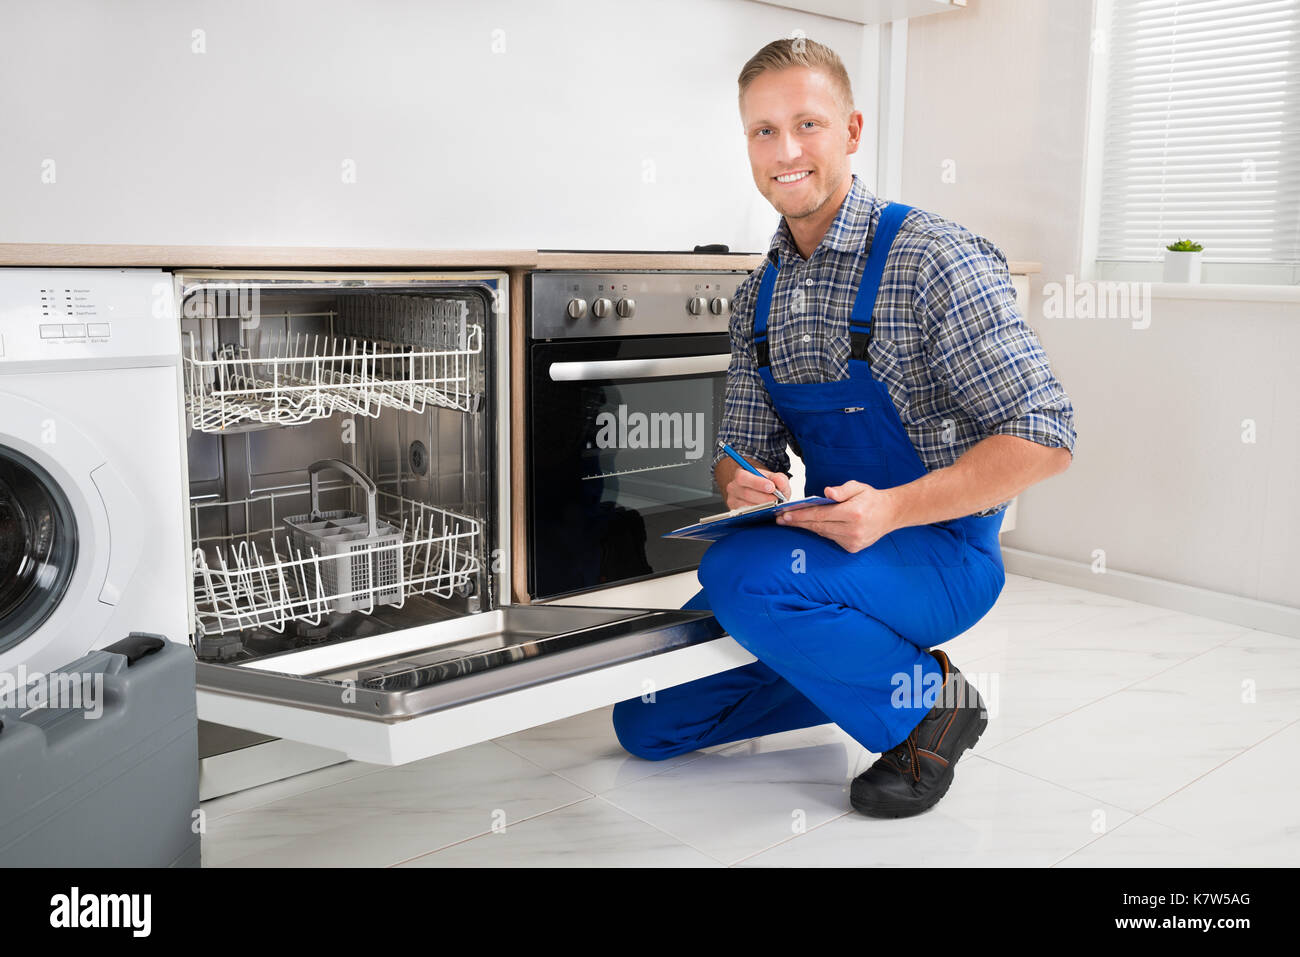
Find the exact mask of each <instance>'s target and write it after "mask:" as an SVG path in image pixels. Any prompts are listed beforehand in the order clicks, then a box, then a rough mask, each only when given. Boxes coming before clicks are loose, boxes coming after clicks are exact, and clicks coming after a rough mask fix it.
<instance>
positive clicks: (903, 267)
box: [713, 174, 1075, 515]
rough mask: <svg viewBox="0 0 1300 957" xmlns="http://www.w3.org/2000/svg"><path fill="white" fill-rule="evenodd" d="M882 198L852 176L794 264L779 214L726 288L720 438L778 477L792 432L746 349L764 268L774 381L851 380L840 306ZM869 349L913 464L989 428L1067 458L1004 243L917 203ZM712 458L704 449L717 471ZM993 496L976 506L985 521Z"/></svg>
mask: <svg viewBox="0 0 1300 957" xmlns="http://www.w3.org/2000/svg"><path fill="white" fill-rule="evenodd" d="M885 205H886V204H885V203H884V202H882V201H880V200H879V199H877V198H876V197H875V196H873V195H872V194H871V193H870V192H868V191H867V189H866V187H865V186H863V184H862V181H861V180H860V179H859V178H858V176H857V175H856V174H854V176H853V186H852V188H851V190H850V191H849V194H848V196H847V197H846V199H845V201H844V203H843V205H841V207H840V210H839V213H838V214H837V215H836V217H835V221H834V222H833V223H831V226H830V229H828V230H827V231H826V235H825V236H823V237H822V241H821V243H820V244H819V245H818V247H817V248H816V249H815V250H813V254H812V257H811V258H809V259H804V258H803V256H802V255H801V254H800V253H799V250H798V248H797V247H796V246H795V244H794V239H793V238H792V236H791V235H790V231H789V228H788V226H787V225H786V221H785V217H782V218H781V224H780V226H779V227H778V228H777V231H776V234H775V235H774V236H773V238H772V245H771V248H770V249H769V250H768V253H767V261H766V262H764V263H763V264H762V265H761V266H759V267H758V268H757V269H755V270H754V272H753V273H751V274H750V275H749V277H748V278H747V279H746V280H745V281H744V282H743V283H742V284H741V285H740V287H739V288H738V289H737V290H736V295H735V297H734V311H733V313H732V316H731V327H730V328H731V364H730V366H729V368H728V370H727V391H726V401H725V405H724V409H723V416H722V423H721V425H720V427H719V430H718V441H719V442H726V443H728V444H729V445H731V446H732V447H733V448H735V449H736V450H737V451H738V452H740V453H741V454H742V455H745V456H746V457H749V458H751V461H754V462H758V463H760V464H762V465H764V466H765V467H766V468H767V469H768V470H769V471H773V472H787V473H788V472H789V471H790V459H789V456H788V455H787V454H786V445H787V443H788V442H789V441H790V433H789V431H788V430H787V429H786V427H785V424H784V423H783V422H782V421H781V419H780V417H779V416H778V415H777V414H776V411H775V409H774V408H773V406H772V400H771V398H770V397H769V396H768V393H767V389H766V388H765V387H764V386H763V380H762V379H760V378H759V375H758V370H757V364H756V361H755V356H754V303H755V300H756V299H757V298H758V286H759V280H760V279H761V277H762V275H763V272H764V270H766V269H768V268H772V267H774V266H775V263H776V261H777V255H778V254H779V255H780V262H781V267H780V272H778V273H777V278H776V288H775V289H774V290H773V293H772V312H771V315H770V316H769V317H768V350H769V361H770V362H771V370H772V375H773V377H774V378H775V379H776V381H777V382H827V381H834V380H839V379H846V378H848V361H849V314H850V312H851V311H852V309H853V300H854V297H855V296H856V295H857V291H858V283H859V282H860V281H861V279H862V270H863V267H864V266H865V265H866V261H867V252H868V250H869V249H870V248H871V240H872V237H873V236H874V235H875V229H876V223H877V222H878V221H879V219H880V210H881V209H882V208H883V207H884V206H885ZM873 316H874V318H873V320H872V334H871V345H870V348H869V350H868V357H869V359H870V361H871V370H872V374H873V375H874V376H875V377H876V378H877V379H878V380H880V381H882V382H883V383H884V385H885V387H886V389H887V391H888V392H889V396H890V398H891V399H893V402H894V406H895V408H897V409H898V415H899V418H900V419H901V420H902V423H903V427H904V428H905V429H906V430H907V434H908V437H909V438H910V439H911V440H912V445H913V447H914V448H915V449H916V452H917V455H918V456H919V457H920V459H921V462H922V464H924V465H925V467H926V468H927V469H928V470H930V471H933V470H935V469H939V468H944V467H946V466H949V465H951V464H952V463H953V462H955V461H956V460H957V459H958V458H959V457H960V456H961V455H962V453H964V452H965V451H966V450H967V449H969V448H970V447H971V446H973V445H975V444H976V443H977V442H980V441H981V440H983V439H985V438H987V437H988V436H990V435H1017V436H1020V437H1021V438H1024V439H1028V440H1029V441H1031V442H1036V443H1038V444H1039V445H1046V446H1059V447H1064V448H1067V449H1069V450H1070V454H1071V456H1073V455H1074V440H1075V432H1074V408H1073V406H1072V405H1071V403H1070V397H1069V396H1068V395H1067V394H1066V392H1065V389H1064V388H1063V387H1062V386H1061V383H1060V382H1059V381H1057V379H1056V377H1055V376H1054V375H1053V374H1052V369H1051V366H1050V365H1049V363H1048V359H1047V354H1046V353H1045V352H1044V351H1043V348H1042V346H1041V345H1040V344H1039V342H1038V337H1037V336H1036V335H1035V334H1034V331H1033V329H1031V328H1030V327H1029V325H1028V324H1027V323H1026V322H1025V320H1024V319H1023V318H1022V317H1021V315H1020V311H1019V308H1018V307H1017V305H1016V294H1015V290H1014V289H1013V287H1012V285H1011V280H1010V276H1009V274H1008V272H1007V265H1006V257H1004V256H1003V255H1002V251H1001V250H1000V249H998V248H997V246H995V245H993V243H991V242H989V241H988V240H987V239H985V238H983V237H982V236H977V235H976V234H974V233H972V232H970V231H969V230H968V229H966V228H964V227H962V226H959V225H957V224H956V223H953V222H950V221H948V220H946V219H943V218H941V217H939V216H935V215H934V214H932V213H928V212H925V211H924V210H920V209H914V210H913V211H912V212H910V213H908V215H907V218H906V219H905V220H904V221H903V225H902V226H901V228H900V229H899V231H898V235H897V236H896V238H895V239H894V244H893V247H892V248H891V250H890V255H889V259H888V261H887V263H886V265H885V272H884V276H883V277H882V278H881V281H880V292H879V294H878V296H877V298H876V307H875V311H874V313H873ZM722 456H723V453H722V452H721V450H717V451H715V453H714V457H713V465H714V466H715V467H716V466H717V464H718V460H719V459H720V458H722ZM1009 504H1010V502H1009V501H1007V502H1002V503H1000V504H998V505H996V506H994V507H992V508H988V509H984V510H983V511H980V512H976V513H975V514H977V515H991V514H994V513H996V512H999V511H1002V510H1003V509H1005V508H1006V507H1007V506H1008V505H1009Z"/></svg>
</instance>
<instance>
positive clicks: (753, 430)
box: [713, 262, 790, 473]
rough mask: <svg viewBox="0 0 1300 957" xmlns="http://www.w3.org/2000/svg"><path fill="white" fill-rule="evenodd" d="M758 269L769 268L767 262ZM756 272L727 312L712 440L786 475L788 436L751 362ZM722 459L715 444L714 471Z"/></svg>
mask: <svg viewBox="0 0 1300 957" xmlns="http://www.w3.org/2000/svg"><path fill="white" fill-rule="evenodd" d="M764 268H767V269H771V268H773V267H772V264H771V263H770V262H769V263H768V264H767V265H766V266H765V267H764ZM762 274H763V270H762V269H758V270H756V271H754V272H753V273H751V274H750V275H749V278H748V279H746V280H745V281H744V282H743V283H741V285H740V286H739V288H737V290H736V295H735V298H734V302H735V309H734V310H733V312H732V314H731V325H730V331H731V362H730V364H729V365H728V366H727V388H726V397H725V399H724V401H723V409H722V421H721V422H720V423H719V426H718V439H717V441H718V443H722V442H726V443H727V444H728V445H730V446H731V447H732V448H733V449H735V450H736V451H737V452H739V453H740V454H741V455H743V456H745V457H746V458H747V459H749V461H751V462H753V463H755V464H756V465H761V466H763V467H764V468H766V469H767V470H768V471H769V472H786V473H788V472H789V471H790V456H789V455H788V454H786V445H787V444H788V443H789V441H790V433H789V432H788V431H787V430H786V427H785V423H784V422H782V421H781V418H780V416H778V415H777V414H776V409H775V408H774V407H773V406H772V399H771V396H769V395H768V393H767V387H766V386H764V385H763V380H762V378H760V377H759V374H758V367H757V365H756V364H755V362H754V352H753V343H752V339H753V330H754V300H755V299H756V298H757V295H758V280H759V277H760V276H761V275H762ZM724 455H725V453H724V452H723V451H722V449H721V447H720V446H715V448H714V452H713V468H714V469H716V468H717V465H718V461H719V460H720V459H721V458H723V456H724Z"/></svg>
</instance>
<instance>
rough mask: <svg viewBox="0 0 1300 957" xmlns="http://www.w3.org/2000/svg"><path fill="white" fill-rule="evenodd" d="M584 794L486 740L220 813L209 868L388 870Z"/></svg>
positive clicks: (212, 829)
mask: <svg viewBox="0 0 1300 957" xmlns="http://www.w3.org/2000/svg"><path fill="white" fill-rule="evenodd" d="M588 796H589V795H588V794H587V792H586V791H584V790H582V789H581V788H579V787H577V786H576V785H574V784H571V783H570V782H568V781H565V780H564V779H562V778H559V777H556V776H555V775H554V774H551V773H550V772H549V771H545V770H543V769H541V768H538V767H537V766H536V765H533V764H531V763H529V762H528V761H525V760H524V759H523V758H521V757H519V756H518V755H516V754H512V753H511V752H509V751H507V750H506V749H504V748H502V747H499V746H498V745H496V744H493V743H492V742H490V741H489V742H484V743H483V744H478V745H474V746H472V747H468V748H462V749H460V750H459V751H453V752H451V753H449V754H442V755H438V756H436V757H432V758H427V759H425V760H423V761H417V762H415V763H413V764H408V765H403V766H401V767H396V768H385V769H384V770H382V771H378V772H376V773H373V774H367V775H365V776H364V777H359V778H352V779H350V780H347V781H342V782H339V783H336V784H331V785H328V786H326V787H322V788H317V789H316V790H313V791H308V792H306V793H303V794H298V795H295V796H293V797H290V798H285V799H283V800H279V801H275V802H273V803H271V804H265V805H262V806H260V807H255V808H251V809H249V810H245V811H239V812H237V813H235V814H231V815H228V816H226V817H222V818H218V819H217V820H216V821H212V822H210V823H209V826H208V833H207V834H206V835H205V838H204V844H203V851H204V858H203V859H204V865H205V866H223V865H233V866H267V865H269V866H334V867H348V866H362V867H376V866H380V867H382V866H387V865H390V864H396V863H399V862H401V861H404V860H409V859H410V858H412V857H415V856H417V855H419V854H423V853H427V852H428V851H432V850H436V849H438V848H440V847H445V846H447V845H448V844H452V843H455V842H456V841H462V840H465V839H466V838H469V837H473V836H474V835H477V834H484V833H489V832H490V831H491V830H492V828H493V825H494V824H495V823H504V824H506V825H507V826H509V825H511V824H514V823H517V822H519V821H521V820H523V819H524V818H527V817H531V816H533V815H536V814H542V813H545V812H546V811H551V810H554V809H555V808H557V807H562V806H563V805H565V804H572V803H574V802H575V801H580V800H583V799H584V798H586V797H588Z"/></svg>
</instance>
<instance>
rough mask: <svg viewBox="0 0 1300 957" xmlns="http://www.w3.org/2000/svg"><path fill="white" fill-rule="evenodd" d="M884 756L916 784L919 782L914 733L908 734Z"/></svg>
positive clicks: (919, 757)
mask: <svg viewBox="0 0 1300 957" xmlns="http://www.w3.org/2000/svg"><path fill="white" fill-rule="evenodd" d="M885 755H886V756H887V757H889V758H892V759H893V761H894V763H895V764H898V765H900V766H901V767H902V768H903V770H904V771H906V772H907V773H908V774H910V775H911V776H912V780H913V781H915V782H916V783H918V784H919V783H920V782H921V755H920V754H919V753H918V752H917V750H916V732H915V731H913V732H912V733H911V734H909V735H908V736H907V737H906V738H905V739H904V740H903V741H902V742H901V743H900V744H896V745H894V747H892V748H891V749H890V750H888V751H886V752H885Z"/></svg>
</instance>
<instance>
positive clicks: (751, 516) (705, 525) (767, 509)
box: [660, 495, 836, 542]
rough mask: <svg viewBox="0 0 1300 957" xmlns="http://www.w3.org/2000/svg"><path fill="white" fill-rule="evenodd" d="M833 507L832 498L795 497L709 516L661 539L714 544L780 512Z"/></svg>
mask: <svg viewBox="0 0 1300 957" xmlns="http://www.w3.org/2000/svg"><path fill="white" fill-rule="evenodd" d="M834 504H836V503H835V499H833V498H826V497H825V496H822V495H809V496H808V497H806V498H797V499H795V500H794V501H792V502H772V503H771V504H768V505H751V506H750V507H748V508H743V509H735V510H733V511H731V512H721V513H719V514H718V515H710V516H708V517H707V520H706V521H702V522H696V523H695V524H694V525H684V526H683V527H681V528H678V529H675V530H674V531H671V532H664V533H663V535H661V536H660V538H693V539H696V540H697V541H703V542H716V541H717V540H718V539H720V538H725V537H726V536H728V535H730V534H731V533H732V532H733V531H735V530H736V529H738V528H745V527H747V526H749V525H762V524H763V523H764V522H774V521H776V516H777V515H778V514H779V513H781V512H786V511H792V510H794V509H800V508H807V507H808V506H810V505H834Z"/></svg>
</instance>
